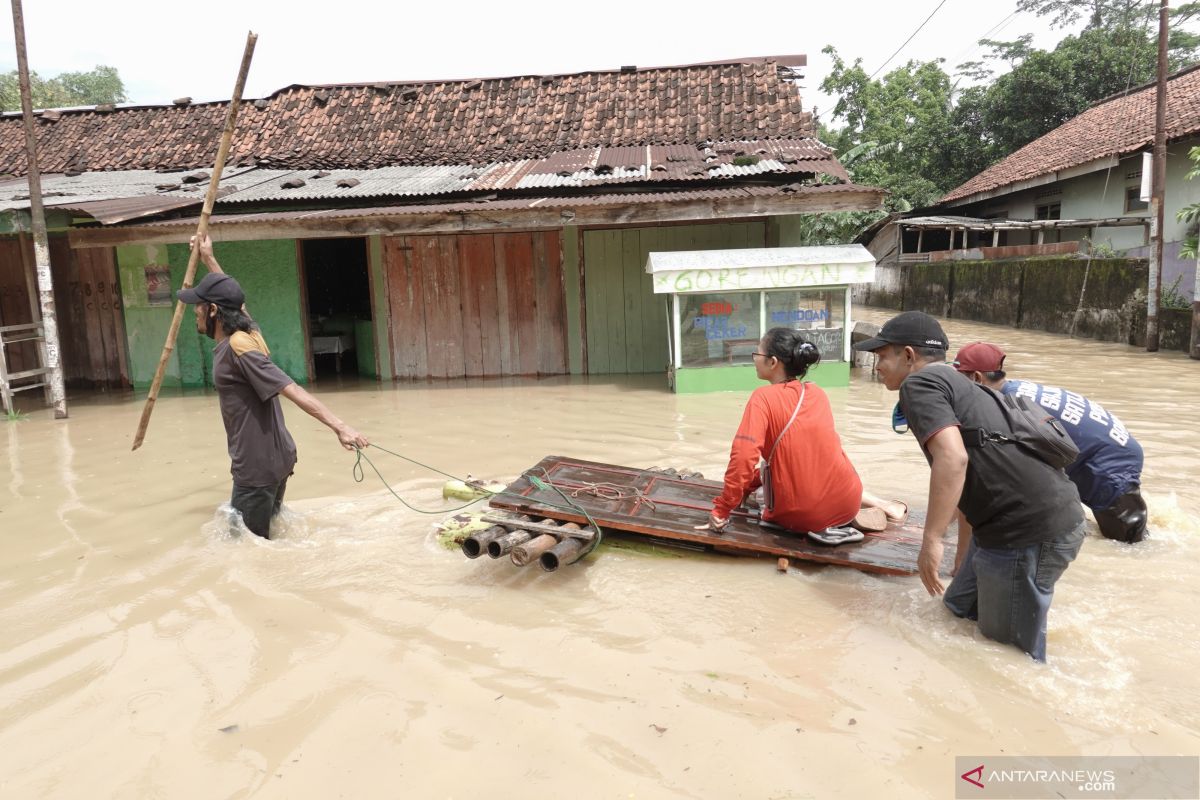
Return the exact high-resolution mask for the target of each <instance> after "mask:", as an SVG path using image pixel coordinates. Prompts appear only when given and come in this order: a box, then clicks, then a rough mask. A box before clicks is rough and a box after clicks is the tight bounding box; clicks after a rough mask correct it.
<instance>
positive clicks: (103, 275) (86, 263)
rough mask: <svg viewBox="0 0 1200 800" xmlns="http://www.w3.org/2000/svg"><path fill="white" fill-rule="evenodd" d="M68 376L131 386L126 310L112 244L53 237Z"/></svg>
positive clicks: (71, 380) (80, 382)
mask: <svg viewBox="0 0 1200 800" xmlns="http://www.w3.org/2000/svg"><path fill="white" fill-rule="evenodd" d="M50 264H51V270H52V274H53V276H54V303H55V307H56V308H57V314H58V338H59V344H60V347H61V350H62V360H63V377H64V379H65V380H66V382H67V383H68V384H69V385H71V386H95V387H112V388H118V387H123V386H128V385H129V363H128V356H127V354H126V345H125V314H124V308H123V304H122V300H121V283H120V281H119V280H118V279H117V267H116V259H115V258H114V256H113V250H112V248H109V247H98V248H84V249H78V250H73V249H71V247H69V246H68V244H67V240H66V238H65V237H52V238H51V239H50Z"/></svg>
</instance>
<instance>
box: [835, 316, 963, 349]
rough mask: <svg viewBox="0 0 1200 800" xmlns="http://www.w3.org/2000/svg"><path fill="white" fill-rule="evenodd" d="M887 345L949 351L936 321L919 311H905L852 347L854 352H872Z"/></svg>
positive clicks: (947, 342) (944, 336)
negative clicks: (874, 334) (877, 331)
mask: <svg viewBox="0 0 1200 800" xmlns="http://www.w3.org/2000/svg"><path fill="white" fill-rule="evenodd" d="M887 344H899V345H909V346H910V347H936V348H938V349H940V350H949V349H950V342H949V340H948V339H946V333H945V331H943V330H942V326H941V325H939V324H938V321H937V320H936V319H934V318H933V317H931V316H929V315H928V314H926V313H924V312H921V311H905V312H904V313H903V314H897V315H896V316H894V317H892V318H891V319H889V320H888V321H887V322H885V323H883V327H882V328H880V330H879V333H878V334H877V335H876V336H873V337H872V338H870V339H867V340H866V341H863V342H859V343H858V344H856V345H854V349H855V350H862V351H865V352H873V351H875V350H878V349H879V348H881V347H883V346H884V345H887Z"/></svg>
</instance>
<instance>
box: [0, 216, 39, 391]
mask: <svg viewBox="0 0 1200 800" xmlns="http://www.w3.org/2000/svg"><path fill="white" fill-rule="evenodd" d="M26 249H29V248H26ZM28 257H29V258H32V257H33V253H32V251H31V252H29V253H28ZM35 302H36V300H35ZM29 322H33V312H32V310H31V309H30V306H29V290H28V288H27V284H26V281H25V263H24V261H23V259H22V256H21V244H20V240H19V239H17V238H16V237H5V238H3V239H0V325H24V324H26V323H29ZM4 352H5V355H6V356H7V357H8V369H9V371H10V372H20V371H22V370H27V369H34V368H36V367H38V366H39V364H38V354H37V346H36V345H35V344H34V343H32V342H22V343H19V344H12V345H9V346H8V347H7V348H6V349H5V351H4Z"/></svg>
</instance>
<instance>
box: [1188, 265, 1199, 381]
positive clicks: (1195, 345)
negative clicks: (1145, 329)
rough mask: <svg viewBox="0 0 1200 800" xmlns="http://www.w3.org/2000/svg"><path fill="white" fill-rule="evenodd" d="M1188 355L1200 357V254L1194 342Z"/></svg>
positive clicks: (1194, 298)
mask: <svg viewBox="0 0 1200 800" xmlns="http://www.w3.org/2000/svg"><path fill="white" fill-rule="evenodd" d="M1188 355H1189V356H1191V357H1192V358H1195V359H1200V256H1197V257H1196V279H1195V282H1194V283H1193V284H1192V342H1191V347H1190V348H1189V349H1188Z"/></svg>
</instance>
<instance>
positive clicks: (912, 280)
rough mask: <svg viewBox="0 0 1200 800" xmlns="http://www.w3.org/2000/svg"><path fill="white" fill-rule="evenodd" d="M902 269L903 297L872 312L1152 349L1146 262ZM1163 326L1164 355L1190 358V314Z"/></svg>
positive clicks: (1170, 313) (1165, 319) (1047, 261)
mask: <svg viewBox="0 0 1200 800" xmlns="http://www.w3.org/2000/svg"><path fill="white" fill-rule="evenodd" d="M901 269H902V270H903V273H904V277H903V281H902V285H903V287H904V290H903V293H902V294H901V296H900V297H899V298H894V297H886V298H885V297H879V298H877V297H876V296H875V295H874V294H873V293H872V294H871V295H870V300H869V302H870V303H871V304H872V305H881V306H883V307H884V308H896V309H897V310H904V311H924V312H926V313H928V314H933V315H935V316H941V317H950V318H952V319H969V320H975V321H978V322H991V323H995V324H1000V325H1011V326H1013V327H1019V328H1029V329H1032V330H1040V331H1049V332H1051V333H1071V332H1072V329H1073V330H1074V334H1075V335H1076V336H1081V337H1085V338H1092V339H1100V340H1102V341H1108V342H1124V343H1127V344H1134V345H1143V344H1145V337H1146V284H1147V281H1148V267H1147V264H1146V261H1145V260H1142V259H1129V258H1111V259H1092V260H1091V261H1090V262H1089V261H1087V260H1086V259H1074V258H1070V259H1066V258H1030V259H1023V260H1008V261H956V262H942V263H937V264H906V265H903V266H902V267H901ZM1081 294H1082V297H1083V302H1082V304H1081V303H1080V295H1081ZM884 299H888V300H892V302H890V303H884V302H881V301H882V300H884ZM1159 319H1160V330H1161V337H1162V338H1161V344H1162V348H1163V349H1170V350H1185V351H1186V350H1187V349H1188V342H1189V338H1190V329H1191V311H1190V309H1189V310H1186V311H1179V312H1176V311H1175V310H1173V309H1162V310H1161V311H1160V316H1159Z"/></svg>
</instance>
